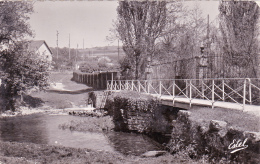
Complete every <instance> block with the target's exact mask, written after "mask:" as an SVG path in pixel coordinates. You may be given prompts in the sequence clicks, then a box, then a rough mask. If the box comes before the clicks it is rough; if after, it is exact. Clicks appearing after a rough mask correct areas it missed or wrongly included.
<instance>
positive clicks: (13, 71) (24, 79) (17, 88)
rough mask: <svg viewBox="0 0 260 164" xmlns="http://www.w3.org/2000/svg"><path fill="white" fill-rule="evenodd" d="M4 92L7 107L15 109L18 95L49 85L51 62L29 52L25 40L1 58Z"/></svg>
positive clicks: (4, 53) (5, 52)
mask: <svg viewBox="0 0 260 164" xmlns="http://www.w3.org/2000/svg"><path fill="white" fill-rule="evenodd" d="M0 63H1V70H2V71H3V74H2V77H1V78H2V82H3V84H4V88H3V90H2V94H3V96H4V98H5V99H6V109H7V110H9V109H11V110H15V101H16V97H17V96H18V95H20V96H21V97H22V96H23V94H24V93H25V92H26V91H28V90H30V89H32V88H34V89H37V90H41V89H44V88H45V87H47V86H48V77H49V69H50V65H51V63H50V62H49V61H47V60H46V59H43V58H42V57H40V56H39V55H37V54H35V53H32V52H29V51H28V49H27V48H26V43H25V42H19V43H16V44H15V45H13V47H12V48H11V49H9V50H8V51H4V52H3V53H2V54H1V58H0Z"/></svg>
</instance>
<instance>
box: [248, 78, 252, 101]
mask: <svg viewBox="0 0 260 164" xmlns="http://www.w3.org/2000/svg"><path fill="white" fill-rule="evenodd" d="M248 82H249V88H248V89H249V102H250V105H252V86H251V79H248Z"/></svg>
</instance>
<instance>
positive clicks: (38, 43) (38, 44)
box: [28, 40, 52, 62]
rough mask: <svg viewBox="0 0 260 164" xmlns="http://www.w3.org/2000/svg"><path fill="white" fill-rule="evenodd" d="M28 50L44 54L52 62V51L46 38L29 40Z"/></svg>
mask: <svg viewBox="0 0 260 164" xmlns="http://www.w3.org/2000/svg"><path fill="white" fill-rule="evenodd" d="M28 50H29V51H31V52H35V53H36V54H37V55H40V56H43V57H44V58H45V59H46V60H47V61H50V62H52V51H51V49H50V48H49V46H48V45H47V43H46V42H45V41H44V40H34V41H29V42H28Z"/></svg>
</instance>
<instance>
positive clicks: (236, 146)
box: [228, 138, 248, 153]
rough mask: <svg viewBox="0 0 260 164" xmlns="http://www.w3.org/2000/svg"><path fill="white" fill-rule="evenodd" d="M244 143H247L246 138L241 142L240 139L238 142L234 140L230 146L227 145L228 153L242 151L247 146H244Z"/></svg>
mask: <svg viewBox="0 0 260 164" xmlns="http://www.w3.org/2000/svg"><path fill="white" fill-rule="evenodd" d="M246 141H247V138H246V139H245V140H244V141H242V140H240V139H239V140H236V139H234V140H233V142H232V143H231V144H229V146H228V149H229V150H231V152H230V153H235V152H237V151H239V150H243V149H245V148H247V147H248V145H245V143H246Z"/></svg>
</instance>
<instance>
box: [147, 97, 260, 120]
mask: <svg viewBox="0 0 260 164" xmlns="http://www.w3.org/2000/svg"><path fill="white" fill-rule="evenodd" d="M152 95H153V96H155V97H158V98H160V99H161V101H162V103H163V104H164V105H170V106H174V107H183V106H180V105H179V104H180V103H181V104H184V105H186V109H188V108H189V105H190V103H191V106H206V107H212V101H209V100H204V99H195V98H193V99H191V100H190V99H188V98H186V97H175V98H174V103H173V96H169V95H158V94H152ZM213 105H214V107H219V108H228V109H236V110H243V105H242V104H238V103H232V102H223V101H216V102H214V103H213ZM184 108H185V107H184ZM244 111H247V112H250V113H254V114H257V115H259V116H260V106H256V105H245V109H244Z"/></svg>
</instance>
